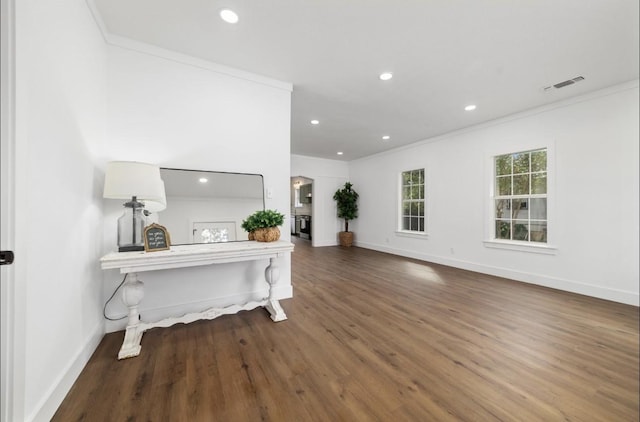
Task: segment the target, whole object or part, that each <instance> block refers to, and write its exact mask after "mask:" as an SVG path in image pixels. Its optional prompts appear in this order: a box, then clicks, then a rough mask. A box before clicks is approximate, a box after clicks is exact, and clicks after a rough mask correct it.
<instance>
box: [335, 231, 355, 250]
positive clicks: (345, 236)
mask: <svg viewBox="0 0 640 422" xmlns="http://www.w3.org/2000/svg"><path fill="white" fill-rule="evenodd" d="M338 238H339V239H340V246H345V247H347V248H349V247H351V245H353V232H339V233H338Z"/></svg>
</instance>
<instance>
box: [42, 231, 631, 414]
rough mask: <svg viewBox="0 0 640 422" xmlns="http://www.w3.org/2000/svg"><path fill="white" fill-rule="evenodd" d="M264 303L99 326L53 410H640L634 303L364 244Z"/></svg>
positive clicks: (305, 271)
mask: <svg viewBox="0 0 640 422" xmlns="http://www.w3.org/2000/svg"><path fill="white" fill-rule="evenodd" d="M292 270H293V286H294V298H293V299H290V300H286V301H283V302H282V304H283V308H284V309H285V311H286V313H287V315H288V317H289V319H288V320H287V321H284V322H279V323H273V322H272V321H271V320H270V319H269V317H268V315H267V313H266V311H264V310H261V309H256V310H253V311H250V312H241V313H240V314H238V315H230V316H224V317H221V318H219V319H216V320H213V321H201V322H196V323H193V324H189V325H176V326H174V327H171V328H165V329H160V328H157V329H153V330H150V331H148V332H147V333H145V335H144V337H143V339H142V353H141V355H140V356H139V357H136V358H132V359H127V360H123V361H118V360H117V359H116V355H117V353H118V349H119V347H120V344H121V342H122V337H123V333H122V332H118V333H112V334H108V335H107V336H105V338H104V339H103V341H102V343H101V344H100V346H99V347H98V349H97V350H96V352H95V354H94V355H93V357H92V358H91V360H90V362H89V363H88V364H87V366H86V368H85V369H84V371H83V372H82V374H81V375H80V378H79V379H78V380H77V382H76V383H75V385H74V386H73V388H72V389H71V391H70V392H69V394H68V396H67V397H66V399H65V400H64V402H63V403H62V405H61V406H60V408H59V409H58V412H57V413H56V415H55V417H54V419H53V420H54V421H79V420H84V421H225V422H226V421H229V422H236V421H260V420H263V421H449V420H450V421H494V420H495V421H638V419H639V409H638V407H639V381H638V378H639V375H640V374H639V370H638V366H639V362H638V359H639V357H638V342H639V340H638V331H639V327H638V308H636V307H633V306H627V305H621V304H617V303H613V302H607V301H603V300H598V299H593V298H588V297H584V296H579V295H574V294H570V293H565V292H560V291H556V290H551V289H546V288H542V287H537V286H532V285H527V284H524V283H518V282H514V281H509V280H505V279H500V278H496V277H491V276H486V275H482V274H477V273H472V272H468V271H462V270H457V269H452V268H448V267H444V266H440V265H434V264H429V263H425V262H421V261H415V260H410V259H405V258H400V257H396V256H393V255H388V254H383V253H378V252H374V251H370V250H366V249H361V248H355V247H354V248H340V247H324V248H310V247H309V246H308V243H307V242H306V241H302V240H298V241H297V242H296V249H295V252H294V254H293V268H292Z"/></svg>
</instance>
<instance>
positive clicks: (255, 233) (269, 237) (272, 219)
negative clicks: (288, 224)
mask: <svg viewBox="0 0 640 422" xmlns="http://www.w3.org/2000/svg"><path fill="white" fill-rule="evenodd" d="M283 223H284V215H283V214H281V213H279V212H278V211H276V210H260V211H256V212H254V213H253V214H251V215H250V216H249V217H247V219H246V220H242V226H241V227H242V228H243V229H244V230H245V231H247V232H248V233H249V240H257V241H258V242H275V241H276V240H278V239H280V229H279V228H278V226H281V225H282V224H283Z"/></svg>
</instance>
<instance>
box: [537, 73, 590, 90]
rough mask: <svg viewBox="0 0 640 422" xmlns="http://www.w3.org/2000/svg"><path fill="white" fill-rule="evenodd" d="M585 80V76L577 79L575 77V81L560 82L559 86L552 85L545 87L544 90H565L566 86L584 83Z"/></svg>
mask: <svg viewBox="0 0 640 422" xmlns="http://www.w3.org/2000/svg"><path fill="white" fill-rule="evenodd" d="M583 80H584V77H583V76H576V77H575V78H573V79H567V80H566V81H562V82H558V83H557V84H553V85H550V86H545V87H544V90H545V91H548V90H550V89H551V88H555V89H560V88H564V87H565V86H568V85H573V84H575V83H576V82H580V81H583Z"/></svg>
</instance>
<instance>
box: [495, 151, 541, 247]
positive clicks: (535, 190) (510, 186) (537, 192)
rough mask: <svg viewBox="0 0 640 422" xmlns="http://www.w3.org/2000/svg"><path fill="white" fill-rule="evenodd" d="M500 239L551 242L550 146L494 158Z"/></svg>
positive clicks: (498, 234)
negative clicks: (548, 234) (549, 212)
mask: <svg viewBox="0 0 640 422" xmlns="http://www.w3.org/2000/svg"><path fill="white" fill-rule="evenodd" d="M494 170H495V172H494V175H495V184H494V197H493V202H494V207H495V214H494V217H495V218H494V221H495V239H496V240H515V241H519V242H537V243H547V149H546V148H544V149H537V150H532V151H524V152H516V153H513V154H504V155H499V156H497V157H495V159H494Z"/></svg>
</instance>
